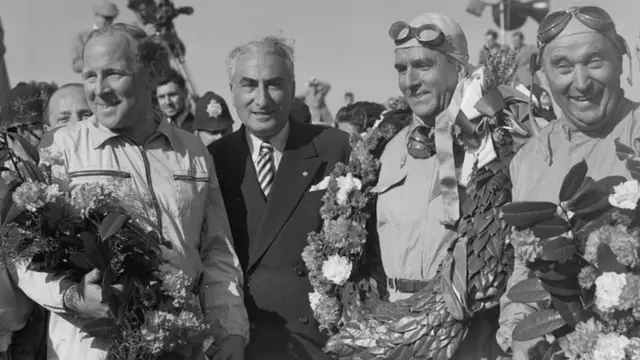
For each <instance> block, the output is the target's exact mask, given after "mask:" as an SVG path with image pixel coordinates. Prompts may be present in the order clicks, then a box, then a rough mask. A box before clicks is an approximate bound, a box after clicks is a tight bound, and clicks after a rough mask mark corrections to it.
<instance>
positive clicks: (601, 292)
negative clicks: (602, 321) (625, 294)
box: [595, 272, 627, 312]
mask: <svg viewBox="0 0 640 360" xmlns="http://www.w3.org/2000/svg"><path fill="white" fill-rule="evenodd" d="M595 283H596V306H597V307H598V309H600V310H602V311H605V312H607V311H611V310H614V309H615V308H616V307H617V306H619V305H620V296H621V295H622V291H623V290H624V287H625V286H626V285H627V278H626V276H625V275H624V274H616V273H613V272H605V273H604V274H602V275H600V276H599V277H598V278H597V279H596V282H595Z"/></svg>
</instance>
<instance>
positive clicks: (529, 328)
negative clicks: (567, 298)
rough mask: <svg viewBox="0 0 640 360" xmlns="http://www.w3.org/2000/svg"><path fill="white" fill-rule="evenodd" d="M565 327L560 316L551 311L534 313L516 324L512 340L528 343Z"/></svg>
mask: <svg viewBox="0 0 640 360" xmlns="http://www.w3.org/2000/svg"><path fill="white" fill-rule="evenodd" d="M564 325H566V323H565V321H564V320H563V319H562V316H560V314H559V313H558V312H557V311H556V310H553V309H549V310H541V311H538V312H535V313H533V314H531V315H529V316H527V317H526V318H524V319H523V320H522V321H520V322H519V323H518V325H517V326H516V328H515V329H514V330H513V340H515V341H528V340H532V339H535V338H537V337H540V336H544V335H546V334H550V333H551V332H553V331H555V330H557V329H559V328H561V327H563V326H564Z"/></svg>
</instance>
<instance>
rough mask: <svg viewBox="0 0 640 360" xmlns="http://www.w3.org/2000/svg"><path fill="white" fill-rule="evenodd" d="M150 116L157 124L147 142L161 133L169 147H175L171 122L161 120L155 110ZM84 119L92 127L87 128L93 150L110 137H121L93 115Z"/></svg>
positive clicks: (160, 116)
mask: <svg viewBox="0 0 640 360" xmlns="http://www.w3.org/2000/svg"><path fill="white" fill-rule="evenodd" d="M150 116H153V117H154V119H155V121H156V123H157V124H158V128H157V129H156V131H155V132H154V133H153V134H152V135H151V136H150V137H149V139H147V142H148V141H150V140H152V139H154V138H155V137H157V136H159V135H162V136H164V137H165V138H167V140H168V141H169V144H170V145H171V147H172V148H175V145H176V143H177V142H176V137H175V134H174V131H175V130H174V128H173V126H171V124H169V122H168V121H162V115H161V114H160V113H159V112H158V111H156V110H152V112H151V115H150ZM85 121H90V122H91V124H92V125H93V126H92V127H89V129H90V131H91V134H90V139H91V146H92V147H93V149H94V150H95V149H98V148H99V147H101V146H103V145H104V144H105V143H106V142H107V141H109V140H111V139H114V138H117V137H122V136H121V135H119V134H117V133H114V132H113V131H111V130H109V129H107V128H106V127H104V126H103V125H102V124H100V122H99V121H98V119H97V118H96V117H95V115H94V116H92V117H91V118H89V119H87V120H85Z"/></svg>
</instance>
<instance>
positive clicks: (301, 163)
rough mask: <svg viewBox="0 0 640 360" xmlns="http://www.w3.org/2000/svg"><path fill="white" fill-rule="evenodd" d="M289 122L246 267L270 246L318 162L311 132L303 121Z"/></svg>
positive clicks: (309, 180) (304, 191) (316, 168)
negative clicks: (284, 144)
mask: <svg viewBox="0 0 640 360" xmlns="http://www.w3.org/2000/svg"><path fill="white" fill-rule="evenodd" d="M290 122H291V131H290V133H289V138H288V140H287V145H286V146H285V150H284V153H283V155H282V160H281V161H280V166H279V167H278V171H277V172H276V178H275V181H274V183H273V188H272V190H271V194H270V196H269V200H268V202H267V207H266V211H265V213H264V217H263V219H262V223H261V225H260V227H259V230H258V232H257V233H256V234H257V235H256V240H258V241H256V244H255V246H252V249H251V254H250V257H249V267H248V268H249V269H251V268H252V267H254V266H255V265H256V263H257V262H259V260H260V258H262V256H263V255H264V254H265V252H266V251H267V250H268V249H269V247H271V245H272V244H273V242H274V241H275V239H276V238H277V236H278V233H279V232H280V230H281V229H282V227H283V226H284V224H285V223H286V222H287V220H288V219H289V217H290V216H291V214H292V213H293V211H294V210H295V208H296V207H297V205H298V203H299V202H300V199H301V198H302V197H303V196H304V194H305V193H306V191H307V189H308V188H309V186H310V185H311V181H312V180H313V179H314V177H315V175H316V172H317V171H318V168H319V167H320V165H321V163H322V159H321V158H319V157H318V153H317V151H316V148H315V146H314V144H313V133H311V132H309V131H305V128H304V127H303V125H301V124H298V123H296V121H290Z"/></svg>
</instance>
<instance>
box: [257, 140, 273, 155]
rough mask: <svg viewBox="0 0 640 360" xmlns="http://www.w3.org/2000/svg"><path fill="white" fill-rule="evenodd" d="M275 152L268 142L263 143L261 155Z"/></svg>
mask: <svg viewBox="0 0 640 360" xmlns="http://www.w3.org/2000/svg"><path fill="white" fill-rule="evenodd" d="M270 152H273V146H272V145H271V144H269V143H268V142H263V143H262V144H261V145H260V154H264V153H270Z"/></svg>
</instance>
